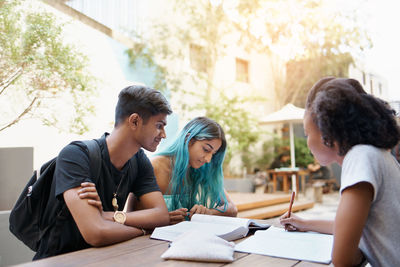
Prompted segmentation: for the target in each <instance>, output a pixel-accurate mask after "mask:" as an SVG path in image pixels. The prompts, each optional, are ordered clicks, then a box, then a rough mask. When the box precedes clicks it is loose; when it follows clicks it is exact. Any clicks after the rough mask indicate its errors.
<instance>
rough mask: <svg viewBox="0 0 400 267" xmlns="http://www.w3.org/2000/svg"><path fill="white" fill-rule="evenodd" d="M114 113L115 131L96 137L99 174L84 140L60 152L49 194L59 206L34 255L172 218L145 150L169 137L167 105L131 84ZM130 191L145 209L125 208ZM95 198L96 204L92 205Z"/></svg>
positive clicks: (140, 230)
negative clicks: (166, 129)
mask: <svg viewBox="0 0 400 267" xmlns="http://www.w3.org/2000/svg"><path fill="white" fill-rule="evenodd" d="M115 113H116V114H115V125H114V129H113V131H112V132H111V134H108V133H105V134H104V135H103V136H102V137H101V138H99V139H96V140H95V141H96V142H97V143H98V145H99V148H100V151H101V160H100V162H99V163H98V164H97V165H100V166H99V167H100V174H99V177H91V173H92V172H93V170H91V169H90V159H89V155H88V148H87V147H86V145H85V144H84V143H82V142H80V141H76V142H72V143H71V144H69V145H67V146H66V147H65V148H64V149H63V150H62V151H61V152H60V154H59V156H58V158H57V164H56V170H55V174H54V181H53V184H54V185H53V186H52V194H51V196H50V198H54V199H52V200H50V203H55V205H58V206H59V207H60V208H59V210H58V212H57V220H56V222H55V223H54V224H53V225H52V226H51V228H50V230H48V231H46V232H45V234H44V236H43V238H42V240H41V242H40V246H39V249H38V252H37V254H36V255H35V257H34V259H40V258H45V257H49V256H54V255H58V254H62V253H66V252H71V251H75V250H80V249H84V248H88V247H91V246H94V247H98V246H104V245H109V244H113V243H117V242H121V241H125V240H128V239H131V238H134V237H136V236H141V235H143V234H144V233H145V229H152V228H154V227H157V226H162V225H167V224H168V223H169V215H168V210H167V207H166V205H165V202H164V199H163V196H162V194H161V192H160V189H159V188H158V185H157V182H156V180H155V176H154V172H153V168H152V166H151V164H150V161H149V159H148V158H147V156H146V155H145V154H144V152H143V150H142V149H141V148H144V149H146V150H148V151H152V152H154V151H155V150H156V148H157V146H158V144H159V143H160V141H161V140H162V139H163V138H165V137H166V135H165V130H164V127H165V125H166V123H167V121H166V117H167V115H169V114H171V113H172V111H171V109H170V107H169V104H168V102H167V100H166V99H165V98H164V96H163V95H162V94H161V93H160V92H158V91H156V90H154V89H151V88H148V87H145V86H129V87H127V88H125V89H123V90H122V91H121V92H120V94H119V96H118V103H117V106H116V112H115ZM88 185H89V186H88ZM129 193H133V194H134V195H135V196H136V197H137V198H138V200H139V201H140V203H141V206H142V207H144V209H142V210H138V211H131V210H128V211H127V212H126V213H125V212H124V211H122V210H123V208H124V205H125V202H126V199H127V197H128V195H129ZM96 201H97V202H98V203H101V204H100V205H97V206H98V208H96V205H93V204H90V203H91V202H92V203H93V202H96ZM53 216H55V215H53Z"/></svg>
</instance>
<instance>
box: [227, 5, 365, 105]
mask: <svg viewBox="0 0 400 267" xmlns="http://www.w3.org/2000/svg"><path fill="white" fill-rule="evenodd" d="M363 2H365V0H356V1H353V5H352V6H353V7H352V8H347V9H345V8H343V6H341V5H338V4H337V3H335V1H324V0H293V1H276V0H269V1H264V0H248V1H240V2H239V4H238V7H239V8H238V12H239V13H240V19H237V22H236V23H235V25H236V27H237V29H238V30H239V31H240V32H242V42H243V43H244V44H245V45H247V46H249V47H251V48H252V49H254V48H255V49H258V50H259V51H260V52H263V53H269V54H270V55H271V61H270V62H271V69H272V72H273V77H274V82H275V88H274V89H275V94H276V100H277V101H276V103H277V107H276V108H277V109H278V108H280V107H282V106H283V105H285V104H287V103H294V104H297V105H299V106H304V100H305V96H306V92H307V91H308V90H309V89H310V87H311V86H312V84H314V83H315V82H316V81H317V80H319V79H320V78H321V77H323V76H327V75H335V76H347V75H348V66H349V64H350V63H352V62H353V59H354V56H357V55H358V54H359V52H361V51H363V50H364V49H366V48H369V47H370V46H371V45H372V44H371V41H370V38H369V36H368V33H367V29H366V28H365V26H364V25H365V24H363V19H365V18H364V17H363V14H361V13H360V12H359V9H358V7H359V6H361V5H362V4H363ZM338 7H339V8H338Z"/></svg>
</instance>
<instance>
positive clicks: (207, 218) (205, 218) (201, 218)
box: [191, 214, 270, 229]
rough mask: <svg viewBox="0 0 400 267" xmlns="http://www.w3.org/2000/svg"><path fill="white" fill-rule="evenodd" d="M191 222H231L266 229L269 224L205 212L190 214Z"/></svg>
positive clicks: (251, 227)
mask: <svg viewBox="0 0 400 267" xmlns="http://www.w3.org/2000/svg"><path fill="white" fill-rule="evenodd" d="M191 221H192V222H193V221H196V222H206V223H220V224H233V225H237V226H243V227H246V228H250V229H253V228H254V229H267V228H268V227H269V226H270V225H269V224H262V223H258V222H256V221H254V220H252V219H246V218H238V217H227V216H215V215H207V214H194V215H193V216H192V220H191Z"/></svg>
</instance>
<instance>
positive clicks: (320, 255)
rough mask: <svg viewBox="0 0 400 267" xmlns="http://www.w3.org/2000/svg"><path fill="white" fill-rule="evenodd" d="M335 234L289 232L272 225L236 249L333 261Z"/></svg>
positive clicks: (276, 255)
mask: <svg viewBox="0 0 400 267" xmlns="http://www.w3.org/2000/svg"><path fill="white" fill-rule="evenodd" d="M332 246H333V236H332V235H326V234H319V233H315V232H288V231H285V230H284V229H283V228H278V227H273V226H271V227H270V228H269V229H268V230H265V231H257V232H256V233H255V234H254V235H253V236H251V237H249V238H247V239H246V240H244V241H242V242H240V243H239V244H236V246H235V251H239V252H246V253H255V254H261V255H267V256H272V257H280V258H287V259H294V260H304V261H313V262H320V263H330V262H331V251H332Z"/></svg>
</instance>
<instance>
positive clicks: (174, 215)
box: [169, 208, 188, 224]
mask: <svg viewBox="0 0 400 267" xmlns="http://www.w3.org/2000/svg"><path fill="white" fill-rule="evenodd" d="M187 211H188V210H187V209H186V208H180V209H177V210H174V211H170V212H169V223H170V224H177V223H179V222H183V221H184V220H185V217H186V216H187Z"/></svg>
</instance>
